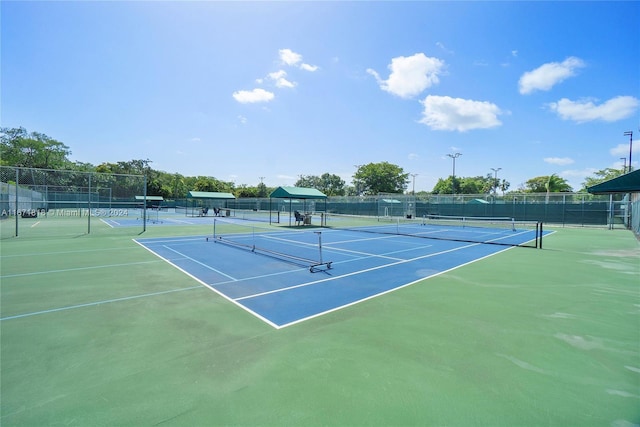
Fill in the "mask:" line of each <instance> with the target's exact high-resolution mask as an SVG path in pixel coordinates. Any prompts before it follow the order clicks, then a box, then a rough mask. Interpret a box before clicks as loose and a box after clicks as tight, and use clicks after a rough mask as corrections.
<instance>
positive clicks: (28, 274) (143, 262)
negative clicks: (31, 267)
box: [0, 260, 160, 279]
mask: <svg viewBox="0 0 640 427" xmlns="http://www.w3.org/2000/svg"><path fill="white" fill-rule="evenodd" d="M155 262H160V261H158V260H152V261H140V262H127V263H123V264H108V265H94V266H91V267H78V268H65V269H62V270H48V271H36V272H33V273H19V274H7V275H4V276H0V279H7V278H11V277H24V276H38V275H41V274H53V273H67V272H69V271H82V270H94V269H98V268H113V267H124V266H128V265H141V264H151V263H155Z"/></svg>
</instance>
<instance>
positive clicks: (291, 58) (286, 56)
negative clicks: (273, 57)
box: [278, 49, 302, 65]
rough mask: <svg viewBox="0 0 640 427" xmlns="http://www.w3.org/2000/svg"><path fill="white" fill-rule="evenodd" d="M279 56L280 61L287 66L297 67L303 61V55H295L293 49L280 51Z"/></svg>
mask: <svg viewBox="0 0 640 427" xmlns="http://www.w3.org/2000/svg"><path fill="white" fill-rule="evenodd" d="M278 54H279V55H280V60H281V61H282V62H283V63H284V64H287V65H296V64H297V63H298V62H300V61H302V55H300V54H299V53H295V52H294V51H292V50H291V49H280V50H279V51H278Z"/></svg>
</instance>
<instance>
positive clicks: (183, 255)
mask: <svg viewBox="0 0 640 427" xmlns="http://www.w3.org/2000/svg"><path fill="white" fill-rule="evenodd" d="M162 246H163V247H164V248H165V249H168V250H170V251H171V252H174V253H177V254H178V255H180V256H182V257H184V258H186V259H188V260H189V261H193V262H195V263H196V264H199V265H201V266H203V267H205V268H208V269H209V270H211V271H215V272H216V273H218V274H221V275H223V276H224V277H227V278H229V279H231V280H233V281H236V282H237V281H238V279H236V278H235V277H233V276H229V275H228V274H227V273H223V272H222V271H220V270H218V269H217V268H213V267H211V266H210V265H207V264H205V263H203V262H200V261H198V260H197V259H193V258H191V257H190V256H188V255H185V254H183V253H182V252H178V251H176V250H175V249H173V248H170V247H169V246H167V245H162Z"/></svg>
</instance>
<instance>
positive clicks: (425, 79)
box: [367, 53, 445, 98]
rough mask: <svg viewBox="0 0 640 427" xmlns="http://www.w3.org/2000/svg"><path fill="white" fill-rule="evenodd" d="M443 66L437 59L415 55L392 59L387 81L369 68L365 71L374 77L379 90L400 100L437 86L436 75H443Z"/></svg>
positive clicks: (419, 54) (420, 54)
mask: <svg viewBox="0 0 640 427" xmlns="http://www.w3.org/2000/svg"><path fill="white" fill-rule="evenodd" d="M444 66H445V63H444V61H442V60H440V59H438V58H430V57H428V56H426V55H425V54H424V53H416V54H415V55H413V56H408V57H405V56H399V57H397V58H393V59H392V60H391V64H389V65H388V68H389V70H391V74H390V75H389V78H388V79H387V80H383V79H381V78H380V76H379V75H378V73H377V72H376V71H375V70H373V69H371V68H369V69H367V73H369V74H371V75H372V76H373V77H375V79H376V81H377V82H378V85H379V86H380V89H382V90H384V91H386V92H389V93H391V94H393V95H397V96H399V97H401V98H411V97H413V96H416V95H419V94H420V93H421V92H422V91H424V90H425V89H427V88H429V87H431V86H432V85H434V84H437V83H438V82H439V81H440V80H439V79H438V75H440V74H442V73H443V69H444Z"/></svg>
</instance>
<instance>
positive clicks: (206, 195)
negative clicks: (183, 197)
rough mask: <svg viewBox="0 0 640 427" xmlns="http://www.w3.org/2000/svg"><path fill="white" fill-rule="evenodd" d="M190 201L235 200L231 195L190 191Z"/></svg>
mask: <svg viewBox="0 0 640 427" xmlns="http://www.w3.org/2000/svg"><path fill="white" fill-rule="evenodd" d="M187 197H188V198H190V199H235V198H236V196H234V195H233V194H231V193H218V192H215V191H189V194H188V196H187Z"/></svg>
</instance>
